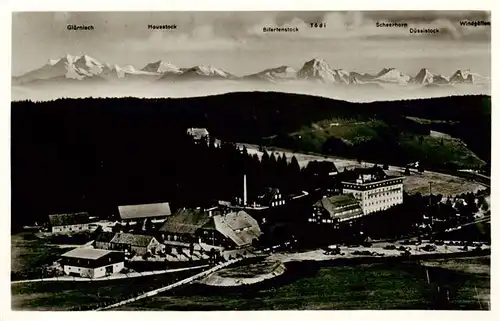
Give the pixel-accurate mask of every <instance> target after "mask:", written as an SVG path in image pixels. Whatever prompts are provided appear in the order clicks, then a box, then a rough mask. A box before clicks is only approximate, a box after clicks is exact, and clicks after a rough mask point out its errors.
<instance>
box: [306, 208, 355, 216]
mask: <svg viewBox="0 0 500 321" xmlns="http://www.w3.org/2000/svg"><path fill="white" fill-rule="evenodd" d="M355 211H357V209H350V210H347V211H342V214H343V215H344V214H351V213H354V212H355ZM312 216H313V217H315V216H318V217H319V216H321V212H319V211H318V212H316V213H314V212H313V215H312Z"/></svg>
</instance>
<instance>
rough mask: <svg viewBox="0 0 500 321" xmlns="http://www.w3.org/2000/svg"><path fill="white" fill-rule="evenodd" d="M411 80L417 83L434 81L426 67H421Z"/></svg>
mask: <svg viewBox="0 0 500 321" xmlns="http://www.w3.org/2000/svg"><path fill="white" fill-rule="evenodd" d="M413 82H414V83H418V84H432V83H433V82H434V75H433V74H432V73H431V72H430V71H429V70H428V69H427V68H422V69H420V71H419V72H418V74H417V75H416V76H415V78H414V79H413Z"/></svg>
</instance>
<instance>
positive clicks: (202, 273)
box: [96, 258, 243, 311]
mask: <svg viewBox="0 0 500 321" xmlns="http://www.w3.org/2000/svg"><path fill="white" fill-rule="evenodd" d="M241 260H243V259H242V258H240V259H234V260H230V261H227V262H224V263H222V264H219V265H216V266H214V267H213V268H211V269H209V270H206V271H203V272H201V273H198V274H196V275H193V276H190V277H188V278H186V279H183V280H181V281H178V282H176V283H173V284H170V285H167V286H164V287H161V288H159V289H156V290H152V291H149V292H145V293H143V294H141V295H139V296H136V297H134V298H131V299H127V300H123V301H120V302H117V303H114V304H111V305H108V306H106V307H103V308H98V309H96V311H102V310H108V309H113V308H116V307H119V306H122V305H125V304H128V303H132V302H135V301H138V300H141V299H144V298H147V297H151V296H154V295H157V294H158V293H160V292H165V291H168V290H171V289H173V288H176V287H178V286H181V285H184V284H188V283H191V282H193V281H195V280H197V279H200V278H203V277H205V276H207V275H209V274H211V273H213V272H215V271H217V270H220V269H222V268H225V267H227V266H229V265H231V264H233V263H236V262H239V261H241Z"/></svg>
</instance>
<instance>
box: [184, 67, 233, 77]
mask: <svg viewBox="0 0 500 321" xmlns="http://www.w3.org/2000/svg"><path fill="white" fill-rule="evenodd" d="M189 70H191V71H194V72H196V73H197V74H199V75H203V76H221V77H227V76H228V75H229V74H228V73H227V72H225V71H224V70H222V69H218V68H215V67H213V66H212V65H198V66H194V67H192V68H190V69H189ZM189 70H188V71H189Z"/></svg>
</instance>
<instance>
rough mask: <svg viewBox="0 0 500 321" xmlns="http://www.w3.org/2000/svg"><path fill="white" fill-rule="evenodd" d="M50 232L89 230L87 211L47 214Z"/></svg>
mask: <svg viewBox="0 0 500 321" xmlns="http://www.w3.org/2000/svg"><path fill="white" fill-rule="evenodd" d="M49 222H50V226H51V229H52V233H73V232H83V231H88V230H90V226H89V223H90V220H89V214H88V213H87V212H80V213H68V214H53V215H49Z"/></svg>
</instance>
